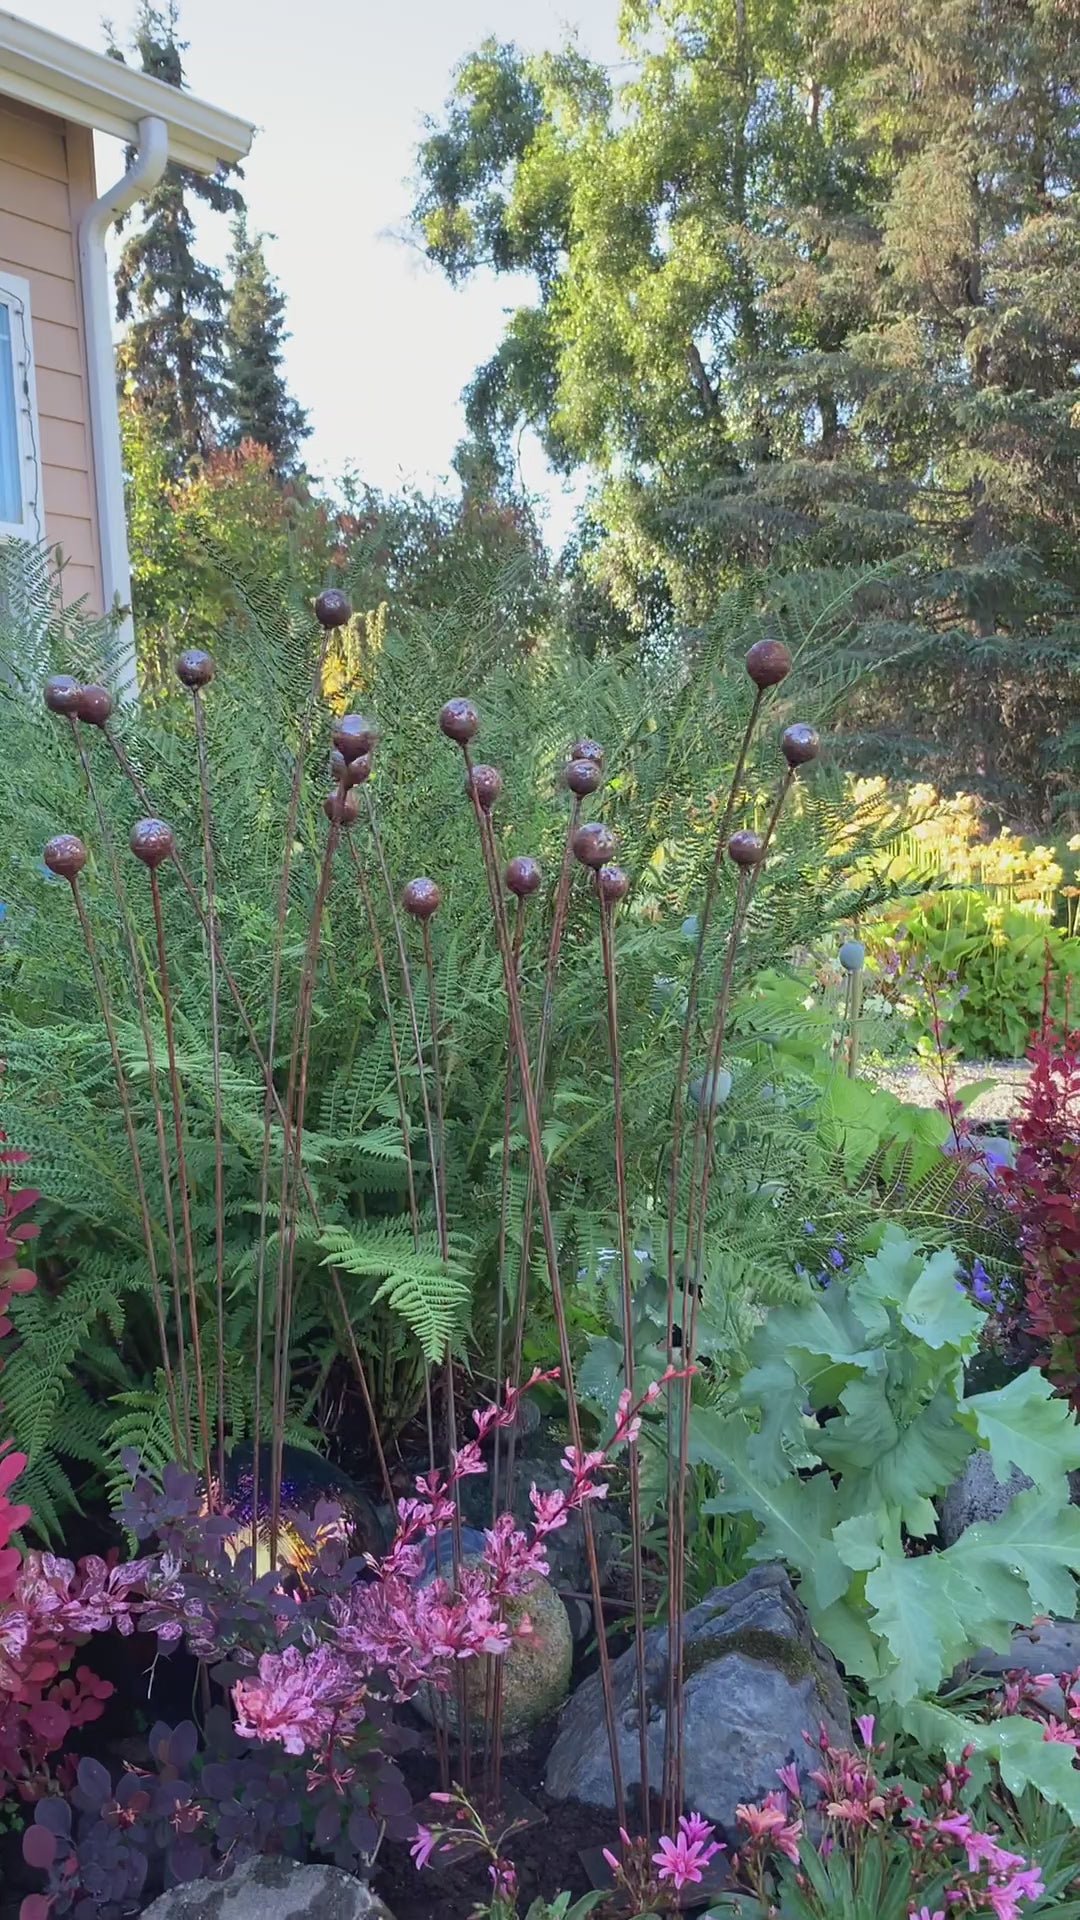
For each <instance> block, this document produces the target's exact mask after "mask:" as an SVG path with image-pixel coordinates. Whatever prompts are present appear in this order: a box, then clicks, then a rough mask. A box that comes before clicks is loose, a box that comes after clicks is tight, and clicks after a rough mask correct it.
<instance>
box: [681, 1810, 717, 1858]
mask: <svg viewBox="0 0 1080 1920" xmlns="http://www.w3.org/2000/svg"><path fill="white" fill-rule="evenodd" d="M679 1832H680V1833H683V1834H685V1835H686V1838H687V1841H688V1842H689V1844H690V1845H691V1846H695V1845H698V1844H700V1845H702V1846H707V1845H708V1843H709V1841H710V1840H711V1839H712V1837H713V1833H714V1832H715V1828H714V1827H712V1826H711V1825H710V1823H709V1822H708V1820H706V1818H705V1815H704V1814H703V1813H680V1815H679ZM719 1851H720V1852H721V1853H722V1852H723V1851H724V1849H723V1847H721V1848H720V1849H719Z"/></svg>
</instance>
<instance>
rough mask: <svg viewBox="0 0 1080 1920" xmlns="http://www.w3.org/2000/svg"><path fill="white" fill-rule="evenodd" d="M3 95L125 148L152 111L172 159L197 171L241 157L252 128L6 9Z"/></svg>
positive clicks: (0, 16)
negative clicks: (108, 137) (166, 133)
mask: <svg viewBox="0 0 1080 1920" xmlns="http://www.w3.org/2000/svg"><path fill="white" fill-rule="evenodd" d="M0 93H4V94H9V95H11V96H12V97H13V98H14V99H16V100H25V101H27V102H28V103H29V104H30V105H31V106H35V107H40V108H41V109H42V110H43V111H44V112H45V113H51V114H54V115H55V116H56V118H57V119H58V120H72V121H74V123H75V125H76V126H79V127H96V128H97V129H98V131H99V132H101V133H111V134H113V135H114V137H115V138H116V139H118V140H124V141H126V142H127V143H128V144H129V145H130V146H133V145H134V144H135V138H136V131H137V128H138V125H139V122H140V121H141V120H145V119H146V118H147V116H148V115H151V114H152V115H153V116H154V117H155V118H157V119H161V120H164V122H165V124H166V126H167V127H168V129H169V153H170V155H171V157H172V159H174V160H176V161H178V162H179V163H180V165H181V166H184V167H194V168H195V169H196V171H197V172H199V173H213V171H214V169H215V167H218V166H221V165H223V164H228V163H230V162H235V161H237V160H242V159H243V158H244V155H245V154H246V153H248V152H249V151H250V148H251V138H252V134H253V133H254V131H255V129H254V127H253V126H252V125H251V122H250V121H249V120H241V119H240V118H239V117H238V116H237V115H236V114H235V113H224V112H223V111H222V109H221V108H220V107H212V106H211V105H210V104H209V102H208V101H206V100H200V99H198V98H197V97H196V95H195V94H193V93H187V92H186V91H184V90H183V89H181V88H179V87H171V86H169V85H168V84H167V83H166V82H165V81H164V80H155V79H153V78H152V77H151V76H150V75H149V74H147V73H140V72H139V71H138V69H137V68H135V67H129V66H126V65H125V64H124V62H123V61H121V60H112V59H110V58H109V56H108V55H107V54H104V53H91V51H90V49H89V47H80V46H76V44H75V42H74V41H73V40H65V39H64V38H63V36H62V35H61V34H58V33H52V32H50V31H49V29H48V28H47V27H39V26H35V24H34V22H33V21H32V20H22V19H20V18H19V17H18V16H17V15H16V14H14V13H9V12H8V11H7V9H6V8H4V9H0Z"/></svg>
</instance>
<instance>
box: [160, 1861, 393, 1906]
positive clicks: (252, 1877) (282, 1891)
mask: <svg viewBox="0 0 1080 1920" xmlns="http://www.w3.org/2000/svg"><path fill="white" fill-rule="evenodd" d="M308 1915H310V1916H311V1920H393V1916H392V1914H391V1913H390V1911H389V1909H388V1908H387V1907H384V1906H383V1903H382V1901H381V1900H380V1899H378V1898H377V1896H376V1895H375V1894H373V1893H372V1891H371V1888H370V1887H369V1886H368V1884H367V1882H366V1881H365V1880H354V1878H353V1876H352V1874H351V1873H342V1871H341V1869H340V1868H339V1867H322V1866H318V1867H302V1866H300V1865H298V1863H297V1862H296V1861H295V1860H284V1859H281V1858H276V1859H269V1858H267V1859H256V1860H245V1861H244V1862H243V1864H242V1865H241V1866H239V1867H237V1869H236V1872H235V1873H234V1874H233V1876H232V1878H231V1879H229V1880H189V1881H188V1882H187V1884H186V1885H185V1886H182V1887H171V1888H170V1890H169V1892H168V1893H163V1894H160V1895H159V1897H158V1898H157V1899H156V1900H155V1901H154V1902H153V1903H152V1905H150V1906H149V1907H147V1908H146V1910H145V1913H144V1916H143V1920H308Z"/></svg>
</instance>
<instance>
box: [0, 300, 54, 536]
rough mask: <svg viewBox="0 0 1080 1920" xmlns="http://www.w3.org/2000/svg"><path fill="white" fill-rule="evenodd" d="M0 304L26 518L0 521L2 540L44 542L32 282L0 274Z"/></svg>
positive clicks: (24, 516)
mask: <svg viewBox="0 0 1080 1920" xmlns="http://www.w3.org/2000/svg"><path fill="white" fill-rule="evenodd" d="M0 305H3V306H5V307H7V309H8V312H9V314H10V316H11V350H12V374H13V377H14V383H15V420H16V425H17V428H18V437H19V460H20V471H21V477H22V489H21V490H22V497H23V515H22V519H21V520H19V521H12V520H0V539H8V540H33V541H42V540H44V538H45V508H44V503H43V501H42V497H41V489H42V479H43V475H42V465H43V462H42V458H41V428H40V426H39V424H38V407H37V383H36V381H35V378H34V335H33V329H32V324H31V318H30V282H29V280H24V279H23V278H22V276H21V275H20V274H17V273H6V272H3V271H0Z"/></svg>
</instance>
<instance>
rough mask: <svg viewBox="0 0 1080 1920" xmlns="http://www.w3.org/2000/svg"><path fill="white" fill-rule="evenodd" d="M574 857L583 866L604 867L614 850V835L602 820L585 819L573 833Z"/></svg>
mask: <svg viewBox="0 0 1080 1920" xmlns="http://www.w3.org/2000/svg"><path fill="white" fill-rule="evenodd" d="M573 844H574V858H575V859H577V860H580V861H581V864H582V866H583V867H594V868H597V867H605V866H607V864H608V862H609V861H610V860H611V858H612V856H613V854H614V852H615V835H614V834H613V833H612V831H611V828H610V827H606V826H605V825H604V823H603V821H602V820H587V821H586V822H585V825H584V826H583V827H579V828H578V830H577V832H576V833H575V835H574V843H573Z"/></svg>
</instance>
